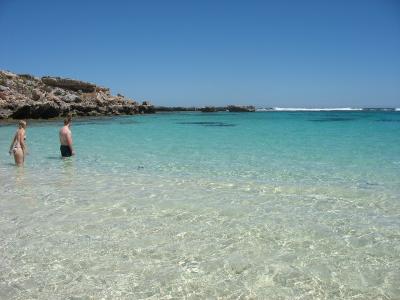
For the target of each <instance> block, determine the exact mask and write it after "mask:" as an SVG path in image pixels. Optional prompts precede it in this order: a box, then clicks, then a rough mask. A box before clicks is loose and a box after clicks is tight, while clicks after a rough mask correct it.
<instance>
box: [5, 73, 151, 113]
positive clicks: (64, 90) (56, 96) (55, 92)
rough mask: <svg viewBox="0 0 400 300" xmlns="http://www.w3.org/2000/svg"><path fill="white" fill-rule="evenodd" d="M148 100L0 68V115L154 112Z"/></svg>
mask: <svg viewBox="0 0 400 300" xmlns="http://www.w3.org/2000/svg"><path fill="white" fill-rule="evenodd" d="M154 112H155V111H154V107H153V106H152V105H150V103H149V102H147V101H146V102H143V103H142V105H139V104H138V103H137V102H135V101H133V100H131V99H128V98H125V97H124V96H122V95H118V96H112V95H111V93H110V90H109V89H108V88H105V87H99V86H96V85H94V84H92V83H88V82H83V81H79V80H74V79H69V78H59V77H42V78H41V79H40V78H37V77H34V76H31V75H29V74H22V75H17V74H14V73H11V72H8V71H1V70H0V118H3V119H4V118H16V119H22V118H23V119H27V118H53V117H59V116H65V115H67V114H68V113H72V114H73V115H77V116H98V115H119V114H128V115H131V114H137V113H154Z"/></svg>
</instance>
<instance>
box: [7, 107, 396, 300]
mask: <svg viewBox="0 0 400 300" xmlns="http://www.w3.org/2000/svg"><path fill="white" fill-rule="evenodd" d="M28 125H29V127H28V129H27V143H28V146H29V150H30V155H29V156H28V157H27V161H26V164H25V167H24V168H16V167H15V166H13V164H12V162H13V161H12V159H11V157H9V156H8V155H7V151H8V146H9V143H10V141H11V137H12V135H13V133H14V131H15V126H8V125H5V124H2V125H1V126H0V183H1V187H0V258H1V259H0V270H1V274H0V299H35V298H38V299H101V298H106V299H145V298H148V299H180V298H187V299H204V298H211V299H212V298H218V297H219V298H221V299H400V287H399V282H400V113H399V112H389V113H381V112H380V113H376V112H257V113H242V114H231V113H215V114H201V113H179V114H157V115H147V116H132V117H116V118H108V119H83V120H76V122H75V123H74V124H73V128H72V130H73V135H74V141H75V145H76V147H75V148H76V151H77V156H76V157H73V158H72V159H66V160H61V159H60V158H59V149H58V148H59V145H58V128H59V126H60V125H61V123H60V122H29V124H28Z"/></svg>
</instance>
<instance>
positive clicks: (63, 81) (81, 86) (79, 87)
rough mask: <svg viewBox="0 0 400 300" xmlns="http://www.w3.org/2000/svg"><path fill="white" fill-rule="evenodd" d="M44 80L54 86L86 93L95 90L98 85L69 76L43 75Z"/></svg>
mask: <svg viewBox="0 0 400 300" xmlns="http://www.w3.org/2000/svg"><path fill="white" fill-rule="evenodd" d="M42 81H43V82H44V83H45V84H47V85H49V86H54V87H60V88H64V89H68V90H73V91H82V92H85V93H91V92H94V91H95V88H96V85H95V84H93V83H89V82H84V81H79V80H74V79H69V78H60V77H48V76H45V77H42Z"/></svg>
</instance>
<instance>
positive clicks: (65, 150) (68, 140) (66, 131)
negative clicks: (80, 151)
mask: <svg viewBox="0 0 400 300" xmlns="http://www.w3.org/2000/svg"><path fill="white" fill-rule="evenodd" d="M70 126H71V117H70V116H69V117H67V118H65V120H64V126H63V127H62V128H61V129H60V133H59V136H60V144H61V146H60V151H61V156H62V157H69V156H72V155H74V154H75V152H74V149H73V147H72V133H71V130H70Z"/></svg>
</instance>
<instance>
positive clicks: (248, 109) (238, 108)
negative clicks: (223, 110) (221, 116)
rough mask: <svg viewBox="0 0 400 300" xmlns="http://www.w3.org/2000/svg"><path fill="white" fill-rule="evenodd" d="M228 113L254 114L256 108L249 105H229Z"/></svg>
mask: <svg viewBox="0 0 400 300" xmlns="http://www.w3.org/2000/svg"><path fill="white" fill-rule="evenodd" d="M227 109H228V111H230V112H254V111H256V108H255V107H254V106H251V105H248V106H245V105H228V107H227Z"/></svg>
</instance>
